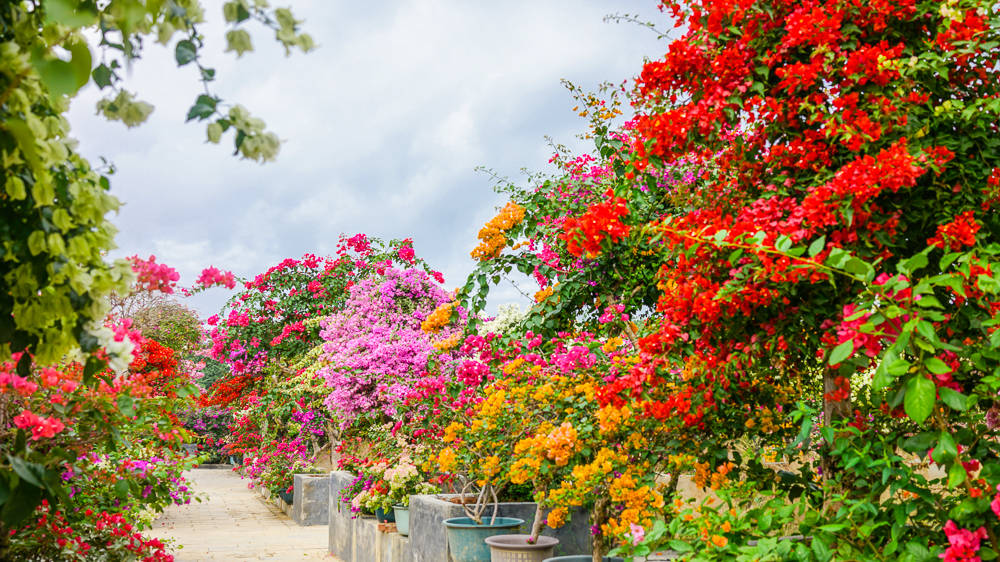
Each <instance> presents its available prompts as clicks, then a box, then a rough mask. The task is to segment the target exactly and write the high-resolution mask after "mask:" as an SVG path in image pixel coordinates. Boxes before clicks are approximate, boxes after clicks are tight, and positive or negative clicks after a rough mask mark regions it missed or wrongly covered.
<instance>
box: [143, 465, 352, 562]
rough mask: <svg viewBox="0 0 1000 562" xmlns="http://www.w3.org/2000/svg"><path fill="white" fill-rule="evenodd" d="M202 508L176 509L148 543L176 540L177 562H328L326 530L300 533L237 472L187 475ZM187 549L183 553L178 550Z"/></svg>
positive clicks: (167, 513)
mask: <svg viewBox="0 0 1000 562" xmlns="http://www.w3.org/2000/svg"><path fill="white" fill-rule="evenodd" d="M185 477H187V478H188V480H190V481H191V484H192V487H193V488H194V490H195V491H196V492H201V493H204V494H207V495H208V497H207V498H206V499H204V500H203V501H202V502H201V503H198V502H197V501H193V502H191V504H190V505H183V506H171V507H169V508H168V509H167V510H166V511H165V512H164V513H163V515H161V516H160V518H159V519H157V520H156V522H154V523H153V528H152V529H151V530H148V531H144V532H143V534H144V535H146V536H148V537H156V538H160V539H174V540H175V547H174V549H173V550H172V552H173V554H174V556H175V557H176V560H177V562H197V561H200V560H290V561H291V560H326V561H328V562H339V559H337V558H335V557H333V555H331V554H329V553H328V552H327V540H328V536H327V534H328V532H327V527H326V525H315V526H311V527H300V526H299V525H297V524H296V523H295V522H294V521H292V520H291V519H290V518H289V517H288V516H287V515H285V514H284V513H282V512H281V511H280V510H279V509H278V508H277V507H275V506H274V505H273V504H271V503H268V502H267V501H265V500H264V498H262V497H261V496H260V494H259V493H257V491H256V490H251V489H248V488H247V481H246V480H243V479H241V478H240V477H239V475H237V474H236V473H234V472H232V471H231V470H223V469H204V468H199V469H195V470H192V471H190V472H187V473H185ZM178 546H181V548H178Z"/></svg>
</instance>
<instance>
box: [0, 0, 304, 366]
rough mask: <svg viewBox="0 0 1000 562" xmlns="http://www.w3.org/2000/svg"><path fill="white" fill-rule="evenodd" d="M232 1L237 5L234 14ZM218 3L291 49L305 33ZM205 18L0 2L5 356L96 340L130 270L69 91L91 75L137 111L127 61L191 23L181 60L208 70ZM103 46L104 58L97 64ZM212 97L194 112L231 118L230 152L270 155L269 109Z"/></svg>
mask: <svg viewBox="0 0 1000 562" xmlns="http://www.w3.org/2000/svg"><path fill="white" fill-rule="evenodd" d="M230 4H233V5H237V6H236V8H233V7H231V6H230ZM234 9H235V10H236V14H237V16H238V17H236V18H230V17H229V14H231V13H233V10H234ZM225 12H226V15H227V21H229V22H230V25H231V26H233V27H234V28H235V27H236V26H239V25H241V24H242V22H243V21H244V20H247V19H254V20H256V21H258V22H260V23H262V24H263V25H265V26H270V27H271V28H273V29H275V33H276V37H277V40H278V41H279V42H280V43H281V44H282V45H283V46H284V47H285V49H286V52H287V51H288V49H290V48H291V47H293V46H294V47H297V48H300V49H301V50H304V51H305V50H309V49H311V48H312V46H313V44H312V40H311V39H309V37H308V36H307V35H304V34H301V33H300V32H299V31H298V24H299V23H300V22H298V21H296V20H295V19H294V18H293V17H292V16H291V14H290V13H289V12H288V11H287V10H286V9H277V10H272V9H270V8H268V7H267V3H266V2H254V3H252V5H251V4H250V3H248V2H230V3H228V4H227V7H226V9H225ZM244 13H245V14H246V17H242V14H244ZM203 19H204V18H203V9H202V6H201V4H200V2H198V1H197V0H177V1H171V2H164V1H161V0H156V1H151V2H145V3H139V2H101V3H95V2H91V1H84V0H26V1H24V2H6V3H3V5H2V6H0V166H2V169H3V178H4V179H3V185H2V188H3V189H2V191H0V276H2V278H3V287H4V290H2V291H0V360H3V359H6V358H9V357H10V355H11V353H16V352H20V351H28V352H30V353H31V354H33V355H34V356H35V360H36V361H38V362H40V363H42V364H47V363H51V362H53V361H56V360H58V359H60V358H61V357H62V356H63V355H64V354H65V353H66V352H68V351H70V350H72V349H74V348H80V349H82V350H83V352H84V353H92V352H94V351H95V350H97V349H98V348H99V347H101V346H102V344H103V343H106V342H107V341H109V334H108V333H107V332H106V331H103V330H102V329H101V324H102V322H103V320H104V316H105V314H106V313H107V311H108V307H107V304H106V302H105V296H106V295H108V294H109V293H111V292H113V291H114V292H119V293H123V292H124V291H125V289H126V287H127V286H128V285H129V283H130V281H131V279H132V275H131V271H130V268H129V267H128V265H127V264H126V263H125V262H124V261H116V262H114V263H107V262H106V261H105V260H104V258H103V255H104V254H105V253H106V252H108V251H110V250H111V249H113V248H114V242H113V239H114V234H115V229H114V227H113V226H112V225H111V223H110V222H109V221H108V219H107V214H108V213H109V212H112V211H115V210H117V209H118V204H119V203H118V200H117V199H115V198H114V197H113V196H111V195H110V194H109V193H108V190H109V185H110V184H109V179H108V177H107V175H106V174H102V173H100V172H99V171H96V170H94V169H92V168H91V166H90V164H89V163H88V162H87V161H86V160H85V159H83V158H82V157H80V156H79V155H78V154H77V153H76V151H75V149H74V142H73V141H72V140H71V139H70V138H69V124H68V123H67V121H66V119H65V117H64V115H65V113H66V111H67V110H68V108H69V100H70V99H71V98H72V97H73V96H74V95H75V94H76V93H77V91H79V89H80V88H81V87H82V86H83V85H85V84H87V83H88V82H90V81H93V82H94V84H95V85H96V86H97V87H99V88H101V89H104V90H109V91H110V94H109V95H108V96H107V97H106V98H104V99H103V100H101V101H100V102H98V111H99V112H100V113H101V114H103V115H104V116H105V117H106V118H108V119H111V120H119V121H122V122H123V123H124V124H125V125H126V126H128V127H133V126H136V125H138V124H140V123H142V122H143V121H144V120H145V119H146V117H147V116H148V115H149V113H150V112H151V111H152V106H151V105H149V104H147V103H145V102H142V101H139V100H137V99H136V98H135V95H134V94H133V93H131V92H128V91H126V90H125V89H124V88H123V87H122V86H123V81H124V79H123V77H122V75H121V70H122V69H123V68H126V67H128V66H130V65H132V64H133V63H134V62H135V61H136V60H137V59H138V58H139V57H140V56H141V54H142V46H143V39H145V38H150V37H152V38H154V39H156V40H157V41H159V42H161V43H164V44H166V43H168V42H169V41H170V40H171V38H172V37H174V35H175V34H176V33H178V32H180V33H181V34H185V35H186V38H185V39H181V40H180V41H179V42H178V43H177V45H176V47H175V51H176V53H177V55H178V56H177V63H178V65H186V64H192V63H193V64H195V65H196V66H198V68H199V78H200V80H202V81H203V82H205V83H208V82H210V81H211V80H213V79H214V76H215V71H214V70H213V69H210V68H205V67H203V66H201V64H200V62H199V49H200V48H201V44H202V40H201V36H200V35H199V33H198V31H197V26H198V25H199V24H201V23H202V22H203ZM97 51H99V52H100V53H101V57H100V60H101V61H102V62H101V63H100V64H98V65H97V66H96V67H95V66H94V59H95V58H96V57H95V56H94V53H95V52H97ZM61 52H65V53H68V56H63V55H61V54H60V53H61ZM211 99H212V100H213V103H212V104H211V105H210V107H208V109H206V104H204V103H203V101H204V100H203V99H202V98H201V97H199V100H198V101H197V102H196V104H195V106H196V107H199V109H198V110H197V111H194V110H193V111H192V113H193V115H191V116H189V117H190V118H198V119H209V118H211V117H213V116H214V117H215V121H213V122H212V124H211V125H210V127H211V129H210V130H209V136H210V138H214V139H216V140H218V139H219V138H220V137H221V134H222V132H223V131H225V130H227V129H230V128H232V129H233V130H234V131H235V140H234V146H235V149H236V152H237V154H239V155H241V156H242V157H244V158H250V159H254V160H258V161H266V160H270V159H273V158H274V157H275V155H276V154H277V151H278V146H279V142H278V139H277V136H275V135H274V133H270V132H266V131H265V130H264V125H263V122H261V121H260V120H259V119H254V118H252V117H250V116H249V114H248V113H247V111H246V110H245V109H243V108H241V107H240V106H231V107H227V108H223V105H222V104H221V103H220V102H221V100H218V99H217V98H214V97H213V98H211ZM209 110H210V111H209ZM220 129H221V130H220Z"/></svg>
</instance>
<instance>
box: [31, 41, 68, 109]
mask: <svg viewBox="0 0 1000 562" xmlns="http://www.w3.org/2000/svg"><path fill="white" fill-rule="evenodd" d="M31 65H32V66H33V67H34V68H35V72H37V73H38V77H39V78H40V79H41V81H42V84H44V85H45V88H46V89H47V90H48V91H49V94H50V95H52V97H54V98H58V97H59V96H63V95H67V94H72V93H73V92H75V91H76V90H77V89H78V86H77V85H76V70H75V69H74V67H73V64H72V63H69V62H66V61H64V60H60V59H57V58H55V57H51V56H46V54H45V53H44V52H43V51H42V50H40V49H39V50H36V51H35V54H34V55H33V56H32V57H31Z"/></svg>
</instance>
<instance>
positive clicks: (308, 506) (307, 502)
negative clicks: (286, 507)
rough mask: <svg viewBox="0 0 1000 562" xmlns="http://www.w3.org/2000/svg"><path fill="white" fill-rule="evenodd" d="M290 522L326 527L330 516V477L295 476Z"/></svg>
mask: <svg viewBox="0 0 1000 562" xmlns="http://www.w3.org/2000/svg"><path fill="white" fill-rule="evenodd" d="M294 481H295V489H294V490H293V491H292V495H293V501H292V520H293V521H295V522H296V523H298V524H299V525H326V524H327V523H328V522H329V519H330V518H329V515H330V476H329V475H327V474H296V475H295V477H294Z"/></svg>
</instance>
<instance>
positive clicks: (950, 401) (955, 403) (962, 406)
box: [938, 386, 969, 412]
mask: <svg viewBox="0 0 1000 562" xmlns="http://www.w3.org/2000/svg"><path fill="white" fill-rule="evenodd" d="M938 394H940V395H941V401H942V402H944V403H945V404H947V405H948V407H949V408H951V409H952V410H958V411H959V412H964V411H965V410H968V409H969V397H968V396H966V395H964V394H962V393H961V392H958V391H955V390H952V389H950V388H948V387H947V386H942V387H941V388H939V389H938Z"/></svg>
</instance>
